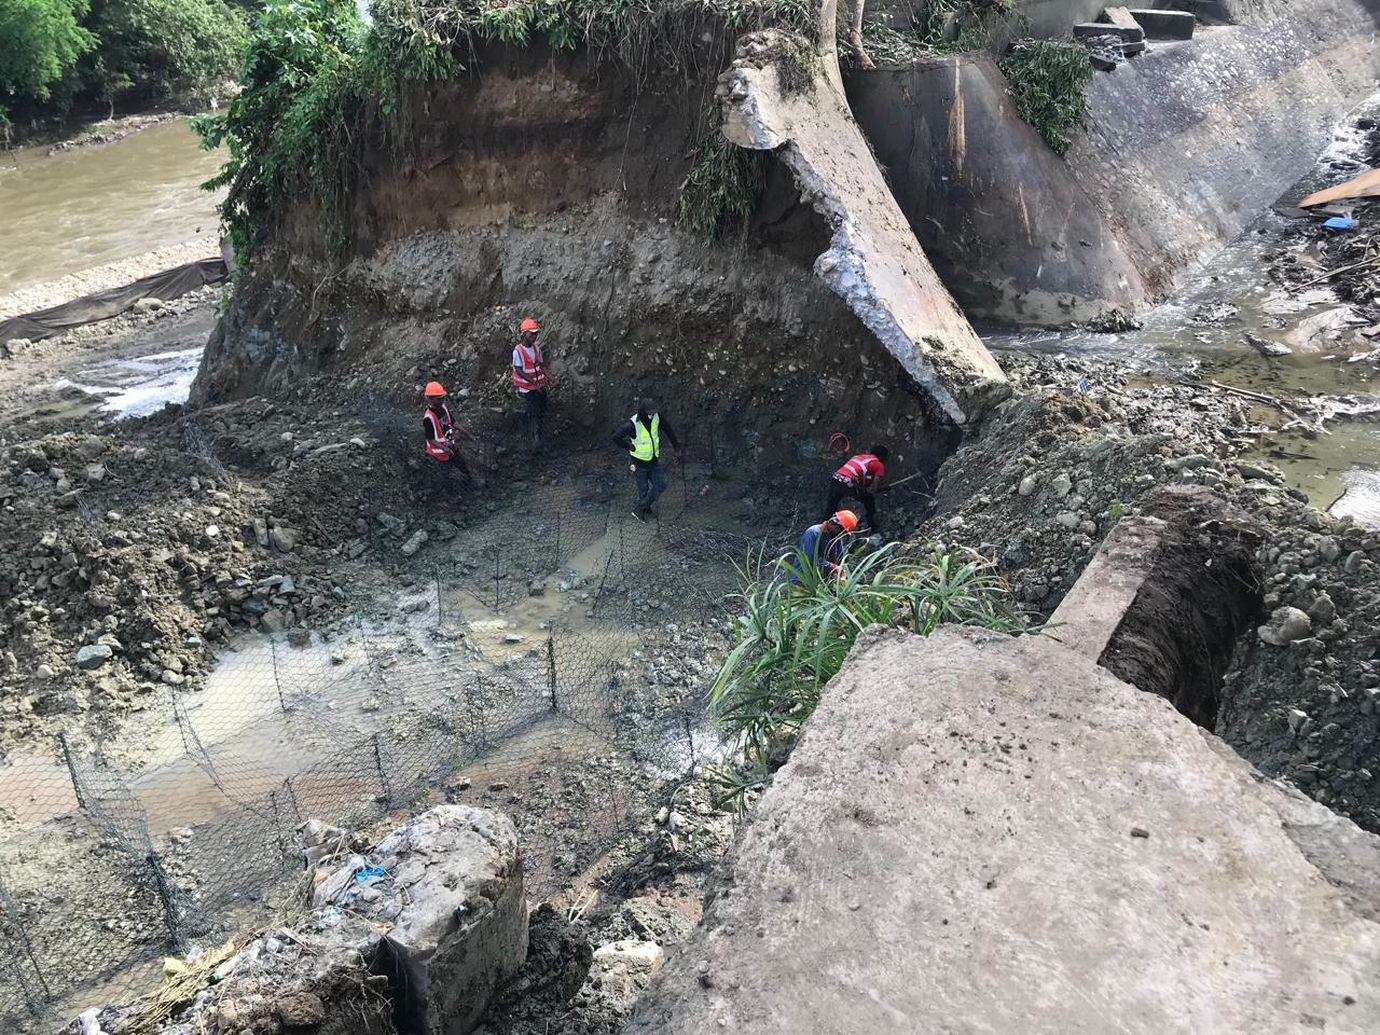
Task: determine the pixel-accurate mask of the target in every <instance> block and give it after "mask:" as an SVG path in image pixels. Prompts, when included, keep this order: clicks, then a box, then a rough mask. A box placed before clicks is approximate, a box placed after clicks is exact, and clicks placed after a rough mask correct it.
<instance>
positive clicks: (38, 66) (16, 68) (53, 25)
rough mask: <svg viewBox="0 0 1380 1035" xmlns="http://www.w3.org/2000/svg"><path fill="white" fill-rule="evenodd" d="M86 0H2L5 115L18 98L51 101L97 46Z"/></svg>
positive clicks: (1, 104)
mask: <svg viewBox="0 0 1380 1035" xmlns="http://www.w3.org/2000/svg"><path fill="white" fill-rule="evenodd" d="M86 14H87V5H86V0H0V114H3V113H4V112H5V109H6V108H7V107H9V106H10V104H12V103H13V99H14V98H20V99H29V100H32V101H46V100H47V99H48V98H49V97H51V96H52V91H53V87H54V85H55V84H58V83H60V82H61V80H62V78H63V77H64V76H65V75H67V74H68V72H70V71H71V69H72V68H73V67H75V65H76V63H77V59H78V58H80V57H81V56H82V55H83V54H85V53H87V52H88V51H89V50H91V49H92V47H94V46H95V45H96V38H95V36H93V35H92V34H91V33H90V32H89V31H88V30H87V29H85V28H83V27H82V25H81V20H82V19H83V18H84V17H85V16H86Z"/></svg>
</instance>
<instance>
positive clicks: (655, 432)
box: [628, 413, 661, 460]
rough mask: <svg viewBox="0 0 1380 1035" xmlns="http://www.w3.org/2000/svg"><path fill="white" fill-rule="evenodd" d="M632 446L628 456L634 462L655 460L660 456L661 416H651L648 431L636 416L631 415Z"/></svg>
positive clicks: (656, 414) (657, 414)
mask: <svg viewBox="0 0 1380 1035" xmlns="http://www.w3.org/2000/svg"><path fill="white" fill-rule="evenodd" d="M631 419H632V426H633V444H632V448H631V449H629V450H628V455H629V456H631V457H632V458H633V459H634V460H655V459H656V458H657V457H659V456H661V414H659V413H655V414H653V415H652V426H651V428H650V430H649V429H648V428H647V427H646V426H645V425H643V423H642V421H640V420H639V419H638V415H637V414H636V413H634V414H633V415H632V418H631Z"/></svg>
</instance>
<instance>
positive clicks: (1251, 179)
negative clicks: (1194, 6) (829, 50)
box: [848, 0, 1380, 324]
mask: <svg viewBox="0 0 1380 1035" xmlns="http://www.w3.org/2000/svg"><path fill="white" fill-rule="evenodd" d="M1225 8H1226V10H1227V11H1228V14H1229V16H1230V17H1231V18H1232V19H1233V20H1234V21H1235V22H1236V23H1237V24H1232V25H1212V26H1200V27H1199V29H1198V32H1197V34H1196V35H1195V37H1194V39H1192V40H1190V41H1185V42H1179V43H1166V42H1158V41H1154V42H1152V44H1151V48H1150V50H1149V51H1148V52H1147V53H1146V54H1143V55H1140V56H1138V57H1136V58H1134V59H1132V60H1130V61H1128V62H1126V63H1125V64H1123V65H1122V66H1121V67H1120V68H1118V69H1117V70H1116V71H1115V72H1113V73H1099V74H1098V75H1097V76H1096V77H1094V79H1093V80H1092V82H1091V84H1090V85H1089V88H1088V93H1087V99H1088V111H1089V114H1088V120H1087V125H1086V129H1085V131H1084V132H1082V133H1081V134H1079V136H1078V139H1077V140H1076V142H1075V144H1074V146H1073V148H1072V150H1071V151H1070V152H1069V154H1068V156H1067V157H1066V158H1064V159H1061V158H1059V157H1058V156H1056V155H1054V154H1053V153H1052V152H1050V151H1048V150H1047V149H1046V148H1045V147H1044V146H1043V144H1042V142H1041V141H1040V140H1039V138H1038V137H1036V136H1035V135H1034V133H1033V132H1032V131H1031V129H1030V127H1029V126H1027V125H1026V124H1025V123H1024V122H1022V121H1021V119H1020V117H1019V115H1018V114H1017V113H1016V109H1015V107H1014V105H1013V104H1012V103H1011V101H1010V98H1009V97H1008V96H1007V95H1006V87H1005V80H1004V78H1003V77H1002V75H1001V73H1000V72H999V71H998V70H997V69H996V67H995V65H994V63H993V62H992V60H991V58H990V57H989V56H987V55H985V54H970V55H962V56H958V57H946V58H936V59H934V60H933V61H930V62H922V63H920V64H917V65H915V66H914V67H909V68H899V69H887V70H882V71H879V72H876V73H867V74H854V75H853V76H852V77H851V78H850V79H849V82H848V93H849V101H850V104H851V105H852V107H853V110H854V112H855V114H856V115H857V117H858V121H859V122H860V124H861V125H862V126H863V129H864V130H865V132H866V133H867V135H868V138H869V139H870V140H871V142H872V144H873V146H874V147H875V149H876V152H877V156H878V159H879V160H880V161H881V163H882V165H883V166H884V167H885V168H886V170H887V173H888V179H889V182H890V184H891V187H892V190H893V192H894V193H895V195H896V197H897V200H898V202H899V203H900V205H901V208H902V210H903V211H904V212H905V214H906V217H907V219H908V220H909V221H910V223H911V225H912V226H913V227H914V229H915V232H916V236H917V238H918V239H919V241H920V243H921V245H922V246H923V247H924V249H925V251H926V254H927V255H929V256H930V258H931V260H932V261H933V263H934V265H935V267H936V269H937V271H938V272H939V274H940V275H941V277H942V278H943V279H944V280H945V281H946V284H947V286H948V288H949V290H950V291H951V292H953V293H954V295H955V297H957V298H958V300H959V301H960V302H961V303H962V304H963V305H964V307H965V308H966V309H967V311H968V313H969V315H970V316H974V317H984V318H996V319H1001V320H1007V321H1013V322H1018V323H1029V324H1058V323H1065V322H1069V321H1071V320H1086V319H1093V318H1096V317H1100V316H1104V315H1106V314H1108V313H1110V312H1111V311H1112V310H1114V309H1122V310H1128V311H1134V310H1137V309H1142V308H1144V307H1146V306H1147V305H1149V304H1150V303H1151V302H1152V301H1155V300H1157V299H1158V298H1160V297H1162V296H1163V295H1164V294H1165V293H1167V292H1168V291H1169V290H1170V289H1171V288H1172V287H1173V286H1174V284H1175V283H1176V282H1177V281H1178V279H1179V278H1180V277H1181V276H1182V275H1183V274H1184V273H1185V272H1186V271H1187V270H1189V269H1190V268H1191V267H1193V266H1194V265H1196V264H1197V263H1199V262H1201V261H1203V260H1205V259H1207V258H1209V257H1210V256H1211V255H1212V254H1213V253H1214V252H1215V251H1217V250H1218V249H1219V248H1220V247H1221V246H1222V245H1223V244H1225V243H1226V242H1227V241H1228V240H1230V239H1231V238H1232V237H1233V236H1235V235H1236V234H1237V233H1239V232H1240V231H1241V230H1242V229H1243V228H1244V227H1245V226H1246V225H1247V224H1248V223H1249V222H1250V220H1251V219H1253V218H1254V217H1255V216H1257V215H1258V214H1259V213H1260V212H1261V211H1263V210H1264V209H1265V208H1267V207H1268V206H1269V205H1271V204H1273V203H1274V202H1275V201H1276V200H1277V199H1278V198H1279V196H1280V194H1281V193H1282V192H1283V191H1285V190H1286V189H1287V188H1288V187H1289V186H1290V185H1291V184H1293V183H1294V182H1295V181H1296V180H1297V179H1298V178H1299V177H1300V176H1301V175H1303V174H1304V173H1305V172H1306V171H1307V170H1308V169H1309V168H1310V167H1311V165H1312V164H1313V162H1314V161H1315V160H1316V158H1317V156H1318V154H1319V153H1320V152H1321V151H1322V149H1323V148H1324V147H1325V146H1326V145H1327V143H1328V142H1329V140H1330V138H1331V133H1332V129H1333V127H1334V125H1335V124H1336V123H1337V121H1338V120H1340V119H1341V118H1342V117H1343V116H1345V114H1346V113H1347V112H1348V111H1350V110H1351V109H1353V108H1354V107H1355V106H1356V105H1357V104H1359V103H1360V102H1361V101H1363V100H1364V99H1365V98H1366V97H1367V96H1368V95H1369V94H1371V93H1372V92H1373V91H1374V90H1375V88H1376V78H1377V73H1380V47H1377V46H1376V45H1375V37H1376V27H1377V19H1380V0H1299V2H1295V3H1290V4H1287V5H1286V4H1283V3H1281V2H1279V0H1232V2H1229V3H1227V4H1226V5H1225ZM1029 13H1030V14H1032V16H1036V15H1038V17H1037V18H1034V27H1035V31H1036V32H1037V33H1043V34H1048V35H1056V34H1058V33H1059V32H1063V31H1066V29H1067V27H1068V26H1071V25H1072V24H1073V22H1074V21H1076V20H1081V19H1082V18H1085V17H1088V16H1090V15H1089V11H1088V10H1087V9H1085V8H1084V7H1083V6H1082V5H1080V4H1078V3H1074V2H1071V0H1070V2H1062V0H1061V2H1059V3H1048V4H1036V5H1033V6H1032V7H1031V8H1030V9H1029ZM1093 14H1094V15H1095V12H1093ZM1066 16H1067V17H1066ZM1041 19H1044V20H1045V21H1048V22H1049V24H1048V25H1043V22H1042V21H1041ZM1065 19H1066V20H1065ZM1056 22H1061V23H1062V24H1063V26H1064V27H1063V29H1059V26H1058V25H1056V24H1055V23H1056ZM1042 26H1043V28H1042ZM1056 30H1058V31H1057V32H1056Z"/></svg>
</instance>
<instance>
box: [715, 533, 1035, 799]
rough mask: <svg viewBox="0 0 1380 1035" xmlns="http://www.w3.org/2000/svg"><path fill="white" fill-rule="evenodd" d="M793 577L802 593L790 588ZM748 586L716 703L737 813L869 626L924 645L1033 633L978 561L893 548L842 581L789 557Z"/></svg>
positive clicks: (757, 572)
mask: <svg viewBox="0 0 1380 1035" xmlns="http://www.w3.org/2000/svg"><path fill="white" fill-rule="evenodd" d="M793 571H794V572H797V578H798V579H799V583H798V584H797V583H793V582H792V581H791V573H792V572H793ZM743 576H744V582H745V584H746V585H745V589H744V592H743V593H742V595H741V600H742V605H743V613H742V615H741V616H740V617H739V619H738V642H737V644H736V645H735V646H734V648H733V650H732V652H731V653H730V654H729V656H728V658H727V659H726V660H725V661H724V664H723V667H722V668H721V669H720V671H719V675H718V679H717V680H716V681H715V684H714V690H713V694H712V699H711V700H712V703H711V712H712V714H713V716H714V718H715V720H716V721H717V723H718V724H719V727H720V729H721V730H722V731H723V732H724V733H725V734H726V736H727V737H728V738H729V739H730V741H731V743H732V745H733V747H734V748H735V749H736V750H738V751H740V752H741V754H742V764H741V765H739V766H736V767H721V769H720V770H719V773H718V777H719V780H720V783H721V785H722V786H723V787H724V788H725V791H726V793H725V798H726V799H727V800H730V801H733V802H735V803H737V804H738V805H739V807H740V808H741V807H742V806H743V805H744V804H745V801H744V793H745V792H746V791H747V790H749V789H750V788H752V787H753V786H756V785H758V784H760V783H762V782H763V781H764V780H766V779H767V776H768V774H769V773H770V771H771V767H772V763H773V762H774V761H776V760H777V759H778V756H779V755H780V753H781V748H782V747H783V745H785V744H786V743H787V742H789V740H790V739H791V738H792V737H793V736H794V735H795V734H796V733H798V732H799V730H800V728H801V727H802V726H803V725H804V723H805V720H806V719H808V718H809V717H810V714H811V713H812V712H813V711H814V710H815V706H816V705H817V704H818V703H819V698H820V694H821V692H822V691H823V689H824V685H825V684H826V683H827V682H828V681H829V680H830V679H831V678H833V676H834V675H835V674H836V673H837V672H838V670H839V669H840V668H841V667H842V666H843V662H844V659H845V658H846V657H847V656H848V652H849V650H850V649H851V648H852V646H853V641H854V640H855V639H856V638H857V636H858V633H860V632H861V631H862V630H863V629H864V628H866V627H867V626H869V625H886V626H897V627H900V628H905V629H910V630H911V631H913V632H916V633H918V634H920V635H921V636H928V635H929V634H930V633H931V632H933V631H934V630H935V628H936V627H938V626H939V625H940V624H942V623H946V622H951V623H958V624H962V625H976V626H981V627H983V628H986V629H995V630H998V631H1001V632H1009V633H1018V632H1022V631H1024V630H1025V629H1026V625H1025V623H1024V621H1023V620H1022V618H1021V616H1020V615H1019V613H1018V612H1016V611H1015V609H1014V608H1013V607H1012V606H1011V604H1010V602H1009V593H1008V590H1007V587H1006V584H1005V583H1004V582H1003V581H1002V580H1001V579H1000V578H999V577H998V576H996V575H995V574H994V573H993V570H992V566H991V564H990V563H989V562H987V561H985V560H983V558H981V557H980V556H978V555H977V554H975V553H972V552H971V551H964V550H954V551H950V552H939V551H935V552H933V553H931V554H930V555H929V557H928V558H924V559H912V558H910V557H908V556H907V555H906V554H905V553H903V552H902V550H901V549H900V548H898V547H897V546H895V545H891V546H886V547H883V548H882V549H880V550H876V551H874V552H872V553H869V554H866V555H864V556H860V557H859V556H855V557H854V558H852V559H851V560H850V563H849V565H848V575H847V577H846V578H845V579H842V580H840V579H835V578H833V577H832V576H829V575H826V574H825V573H823V572H821V571H820V570H819V569H818V568H817V567H816V566H815V565H813V564H811V563H810V562H809V561H808V559H805V558H802V557H800V556H799V555H798V554H791V555H788V556H786V557H783V558H781V559H779V560H776V561H773V562H768V563H763V561H762V559H761V558H757V559H756V560H755V561H750V562H749V564H748V567H747V568H746V569H745V571H744V573H743Z"/></svg>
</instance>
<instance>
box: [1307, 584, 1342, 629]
mask: <svg viewBox="0 0 1380 1035" xmlns="http://www.w3.org/2000/svg"><path fill="white" fill-rule="evenodd" d="M1336 617H1337V605H1336V604H1334V603H1333V602H1332V598H1331V597H1330V596H1328V595H1327V594H1326V593H1319V594H1318V599H1317V600H1315V601H1313V606H1312V607H1310V608H1309V609H1308V618H1309V621H1311V622H1312V623H1313V627H1314V628H1318V629H1321V628H1323V627H1324V626H1328V625H1331V624H1332V619H1334V618H1336Z"/></svg>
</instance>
